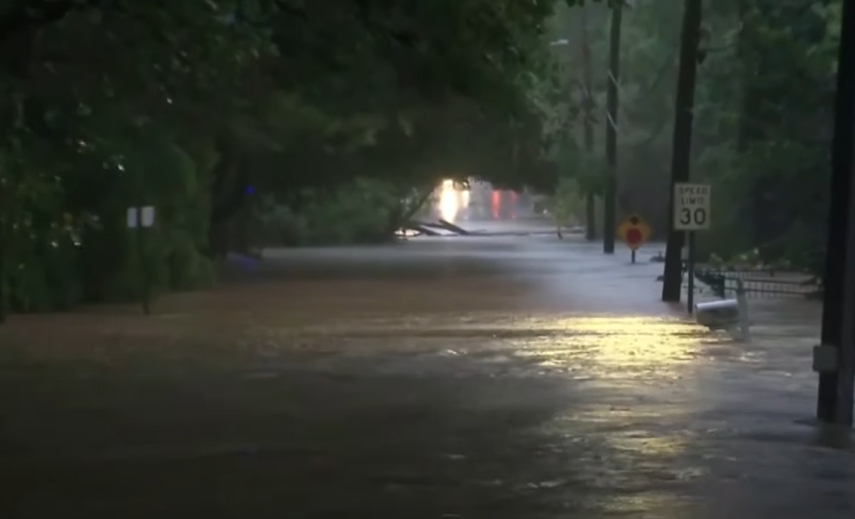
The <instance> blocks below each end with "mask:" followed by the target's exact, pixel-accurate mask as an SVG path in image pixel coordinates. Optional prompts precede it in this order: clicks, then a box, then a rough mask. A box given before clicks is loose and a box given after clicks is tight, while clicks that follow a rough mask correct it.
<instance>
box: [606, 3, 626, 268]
mask: <svg viewBox="0 0 855 519" xmlns="http://www.w3.org/2000/svg"><path fill="white" fill-rule="evenodd" d="M623 2H624V0H616V1H615V2H614V4H613V5H612V22H611V28H610V35H609V88H608V93H607V99H606V104H607V108H608V114H607V119H608V120H607V121H606V164H607V166H608V172H607V173H606V194H605V204H604V205H605V211H604V215H603V252H605V253H606V254H614V252H615V227H617V222H616V219H617V130H618V127H617V122H618V97H619V95H620V92H619V90H618V87H619V84H618V82H619V81H620V30H621V23H622V19H623Z"/></svg>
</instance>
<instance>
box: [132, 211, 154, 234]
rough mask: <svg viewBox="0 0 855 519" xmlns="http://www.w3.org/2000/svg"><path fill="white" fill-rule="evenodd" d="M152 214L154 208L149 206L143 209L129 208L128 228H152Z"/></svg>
mask: <svg viewBox="0 0 855 519" xmlns="http://www.w3.org/2000/svg"><path fill="white" fill-rule="evenodd" d="M154 214H155V213H154V207H152V206H150V205H147V206H145V207H129V208H128V228H129V229H137V228H139V227H146V228H147V227H153V226H154Z"/></svg>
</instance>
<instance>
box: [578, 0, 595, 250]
mask: <svg viewBox="0 0 855 519" xmlns="http://www.w3.org/2000/svg"><path fill="white" fill-rule="evenodd" d="M579 9H580V13H579V24H580V27H579V29H580V34H581V38H582V75H583V76H584V77H583V78H582V81H583V82H582V88H584V93H583V101H582V103H583V106H582V108H583V109H582V117H583V118H584V120H583V122H582V127H583V131H584V134H583V139H584V145H585V153H586V155H587V156H588V157H591V156H592V155H593V154H594V104H595V101H594V96H593V94H592V84H593V80H592V78H591V42H590V41H589V40H588V8H587V6H586V5H585V4H582V5H581V6H579ZM586 173H589V174H590V172H586ZM585 228H586V229H585V237H586V238H587V239H588V241H594V240H596V239H597V196H596V193H595V192H594V191H593V190H592V189H589V190H588V192H587V193H585Z"/></svg>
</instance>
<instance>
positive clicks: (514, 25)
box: [0, 0, 573, 319]
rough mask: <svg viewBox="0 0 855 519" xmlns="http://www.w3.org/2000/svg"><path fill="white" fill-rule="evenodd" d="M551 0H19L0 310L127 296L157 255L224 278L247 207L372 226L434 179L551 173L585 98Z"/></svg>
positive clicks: (541, 180)
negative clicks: (563, 48) (566, 81)
mask: <svg viewBox="0 0 855 519" xmlns="http://www.w3.org/2000/svg"><path fill="white" fill-rule="evenodd" d="M554 3H555V2H554V0H533V1H528V2H518V1H516V0H419V1H412V2H387V1H380V0H369V1H365V0H342V1H338V2H335V6H334V7H335V8H334V9H332V8H330V7H331V5H332V4H331V3H330V2H321V1H313V2H304V1H299V0H215V1H211V0H187V1H182V2H165V1H159V0H158V1H150V2H143V1H123V2H112V1H102V0H86V1H78V0H51V1H49V2H45V1H42V0H16V1H14V2H7V3H6V5H5V6H4V7H3V8H2V9H0V84H2V91H0V94H2V95H0V157H2V158H3V167H0V185H2V189H0V289H2V290H0V309H2V308H3V306H4V304H5V303H10V304H12V305H13V307H14V308H15V309H17V310H20V311H43V310H52V309H60V308H66V307H68V306H70V305H73V304H75V303H77V302H80V301H105V300H130V299H133V298H136V297H138V296H139V293H140V285H141V282H142V279H141V276H142V274H143V273H144V272H148V276H149V277H150V278H151V281H152V283H153V284H154V285H155V286H156V288H157V289H158V290H170V289H177V290H186V289H193V288H201V287H205V286H210V285H211V284H212V283H213V282H214V279H215V272H214V267H213V265H214V264H215V260H216V258H217V257H218V256H219V255H222V254H223V253H224V252H226V251H227V250H229V249H230V248H242V247H245V246H247V245H248V243H247V242H248V241H251V239H250V238H251V236H249V235H250V234H251V230H249V229H248V228H247V227H248V226H247V225H246V224H245V223H242V222H244V220H246V215H249V214H260V213H261V214H264V215H266V217H268V218H272V219H273V220H276V218H279V220H282V219H290V220H291V223H290V224H288V225H284V224H276V225H279V226H280V227H282V228H285V227H287V228H288V229H290V230H289V232H291V233H292V234H293V236H292V237H291V238H289V239H288V240H286V241H289V242H290V243H332V242H356V241H378V240H381V239H387V238H388V237H389V236H390V235H391V233H392V232H393V231H394V230H395V228H396V227H395V225H396V224H399V223H400V220H401V219H402V218H405V217H406V216H407V215H409V214H410V213H411V211H412V209H413V207H411V206H413V205H415V206H417V205H418V203H417V202H418V201H420V200H423V197H422V194H423V193H424V192H426V191H425V188H424V186H432V185H435V184H436V183H438V181H439V180H440V179H442V178H446V177H450V176H453V177H458V178H464V177H468V176H479V177H482V178H485V179H488V180H494V181H496V182H497V183H500V184H502V185H507V186H522V185H536V186H539V187H541V188H546V189H548V188H549V187H550V186H552V185H554V184H555V182H556V178H557V171H556V168H555V166H554V163H553V161H552V160H551V159H550V157H549V154H548V152H549V151H550V146H551V145H552V143H553V142H554V141H555V140H556V139H558V138H560V135H561V132H565V131H566V130H567V128H566V126H567V124H568V123H567V119H568V117H569V116H568V114H570V113H572V111H573V103H567V102H564V104H563V105H562V108H561V109H560V110H558V111H556V110H554V109H553V108H554V107H555V106H556V99H557V97H559V96H560V95H561V90H560V89H558V88H556V87H555V84H554V77H553V72H552V70H551V69H550V64H551V57H550V55H549V52H548V46H547V45H546V41H545V38H546V23H547V20H548V19H549V17H550V16H551V14H552V12H553V7H554ZM250 186H251V187H252V188H254V190H255V193H256V195H250ZM261 200H276V201H277V206H280V209H279V211H280V213H281V211H282V209H281V207H288V208H289V211H290V214H289V215H284V216H283V215H282V214H279V216H275V217H274V216H273V215H272V213H271V214H268V213H266V212H265V211H267V208H265V207H261V206H260V201H261ZM139 205H152V206H155V207H156V208H157V214H158V218H157V225H156V226H155V228H153V229H147V230H145V231H144V234H145V236H144V239H142V242H141V243H142V247H143V251H142V252H143V254H142V255H140V254H139V249H138V245H139V244H138V243H137V241H136V240H137V238H138V237H137V236H136V235H135V234H134V232H133V231H130V230H128V229H126V228H125V213H126V210H127V208H128V207H130V206H139ZM366 208H370V210H367V209H366ZM277 214H278V213H277ZM279 232H281V231H279ZM279 241H282V240H279ZM238 242H240V243H238ZM141 262H142V263H141ZM2 315H3V312H2V311H0V319H2Z"/></svg>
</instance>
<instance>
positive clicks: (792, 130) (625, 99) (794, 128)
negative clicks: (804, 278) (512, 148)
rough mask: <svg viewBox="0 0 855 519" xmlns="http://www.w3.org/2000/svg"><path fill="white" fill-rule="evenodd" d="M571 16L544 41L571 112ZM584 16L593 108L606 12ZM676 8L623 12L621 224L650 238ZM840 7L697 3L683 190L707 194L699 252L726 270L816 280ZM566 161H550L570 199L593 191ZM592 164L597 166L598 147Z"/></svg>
mask: <svg viewBox="0 0 855 519" xmlns="http://www.w3.org/2000/svg"><path fill="white" fill-rule="evenodd" d="M581 3H583V2H580V1H574V0H569V1H567V2H565V5H567V6H571V7H572V8H565V9H559V10H558V16H557V17H556V19H555V20H554V23H553V28H552V30H553V34H554V37H555V38H559V37H560V38H566V39H568V40H569V41H570V44H569V45H568V46H566V47H563V48H560V49H559V50H557V51H556V53H558V54H560V57H561V58H562V59H563V60H564V63H565V67H564V72H565V73H566V74H567V77H566V78H565V83H566V84H567V85H569V88H571V91H572V92H573V95H575V96H576V99H579V96H580V93H579V89H578V85H579V84H581V81H582V70H581V66H580V63H581V54H580V51H579V48H578V47H579V45H578V44H579V41H578V38H575V39H574V33H577V32H578V27H579V21H580V16H581V9H579V8H578V6H579V5H580V4H581ZM587 4H588V6H587V13H588V19H589V26H590V28H591V31H590V38H591V48H592V54H593V63H594V67H595V85H594V90H595V91H594V97H595V100H596V101H597V102H598V103H597V105H598V106H602V99H603V96H604V92H605V88H606V84H607V83H606V78H605V67H606V63H607V51H608V35H607V14H608V13H607V9H606V5H604V2H587ZM683 4H684V2H683V0H657V1H656V2H632V5H631V8H630V9H627V10H626V12H625V14H624V25H623V43H622V48H621V55H622V59H621V69H622V73H621V86H620V92H621V114H620V118H619V119H620V121H621V126H620V138H619V148H620V149H619V157H620V161H619V172H618V191H619V196H618V198H619V205H620V207H619V212H622V213H626V212H639V213H641V214H642V215H643V216H644V217H645V219H647V220H648V221H649V222H651V224H652V226H653V228H654V232H656V231H661V230H664V229H666V228H667V225H668V217H669V215H668V212H667V206H668V194H669V193H668V175H669V172H670V170H669V165H670V159H671V152H672V150H671V139H672V137H673V121H674V96H675V87H676V73H677V65H678V59H677V57H678V52H679V38H680V26H681V23H680V20H681V16H682V12H683ZM840 7H841V2H840V1H839V0H837V1H835V0H797V1H791V2H778V1H774V0H740V1H737V0H726V1H720V2H719V1H715V2H705V12H704V23H703V28H702V38H701V58H702V60H701V63H700V67H699V71H698V83H697V89H696V102H695V124H694V143H693V149H692V151H693V166H692V177H693V179H695V180H698V181H705V182H709V183H711V184H712V186H713V203H714V204H715V205H714V207H713V210H714V213H713V225H714V227H713V229H712V230H711V231H709V232H705V233H703V235H702V236H701V238H700V243H699V246H700V247H701V248H702V249H704V250H705V251H706V252H709V253H716V254H717V255H718V256H720V257H727V258H730V257H738V256H740V255H744V254H745V253H746V251H754V250H756V251H757V255H758V261H760V262H762V263H765V264H776V263H781V262H783V263H787V264H790V265H792V267H793V268H806V269H809V270H812V271H814V272H816V271H817V269H818V268H819V264H820V263H821V261H818V258H821V254H822V247H823V245H822V242H823V240H824V239H825V210H826V207H827V205H828V204H827V197H828V193H827V186H828V182H827V179H828V173H829V167H828V166H829V160H828V156H829V150H830V147H831V146H830V144H831V143H830V138H831V135H830V132H831V124H830V121H831V120H832V118H831V110H832V103H833V99H834V86H835V83H834V79H835V78H834V73H835V68H836V59H837V47H838V44H839V25H840V14H841V13H840ZM574 86H575V87H576V89H575V90H572V89H573V87H574ZM601 119H602V117H600V116H598V117H597V119H596V123H597V128H596V132H597V134H600V133H601V132H604V131H605V128H604V124H603V121H602V120H601ZM575 141H576V143H577V142H578V141H579V138H578V137H577V138H576V139H575ZM576 143H572V144H571V146H570V147H571V148H573V147H577V146H578V144H576ZM572 155H573V153H570V154H569V155H568V154H567V153H565V154H564V155H563V157H565V158H563V159H562V160H561V163H562V164H563V165H565V168H568V167H569V168H570V170H571V171H570V172H569V173H566V174H569V175H571V177H572V178H575V179H578V181H579V182H580V185H584V180H583V179H584V178H585V176H586V174H588V172H589V171H592V172H593V175H591V176H593V177H594V178H596V177H597V175H598V174H599V172H598V171H597V170H596V168H593V167H591V166H587V165H586V166H582V165H581V164H582V163H581V162H580V160H579V157H578V156H572ZM576 155H578V153H577V154H576ZM594 155H595V156H596V157H600V156H602V149H601V143H600V142H599V140H598V141H597V149H596V150H595V152H594ZM568 165H572V167H571V166H568ZM564 171H567V169H565V170H564ZM595 186H596V184H593V185H592V186H591V187H595ZM660 235H661V233H660Z"/></svg>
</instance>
